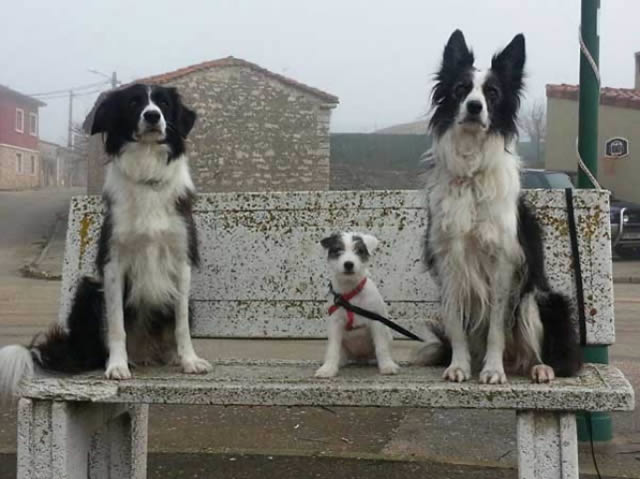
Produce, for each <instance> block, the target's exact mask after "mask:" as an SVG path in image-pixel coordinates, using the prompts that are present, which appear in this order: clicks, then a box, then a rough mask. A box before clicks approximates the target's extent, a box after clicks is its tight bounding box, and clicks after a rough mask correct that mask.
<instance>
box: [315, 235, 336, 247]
mask: <svg viewBox="0 0 640 479" xmlns="http://www.w3.org/2000/svg"><path fill="white" fill-rule="evenodd" d="M339 239H340V235H339V234H338V233H333V234H332V235H331V236H327V237H326V238H323V239H321V240H320V244H321V245H322V247H323V248H324V249H329V248H331V246H333V245H334V244H335V243H336V242H337V241H338V240H339Z"/></svg>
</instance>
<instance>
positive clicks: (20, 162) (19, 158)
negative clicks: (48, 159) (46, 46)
mask: <svg viewBox="0 0 640 479" xmlns="http://www.w3.org/2000/svg"><path fill="white" fill-rule="evenodd" d="M41 106H45V104H44V103H43V102H41V101H40V100H37V99H35V98H32V97H30V96H27V95H23V94H22V93H19V92H17V91H15V90H12V89H10V88H7V87H5V86H2V85H0V189H3V190H20V189H29V188H35V187H37V186H39V184H40V152H39V149H38V119H39V115H38V108H39V107H41Z"/></svg>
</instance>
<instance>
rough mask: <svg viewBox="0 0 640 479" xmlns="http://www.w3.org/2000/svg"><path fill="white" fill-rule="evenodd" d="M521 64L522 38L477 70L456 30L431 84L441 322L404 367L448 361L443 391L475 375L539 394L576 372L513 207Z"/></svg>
mask: <svg viewBox="0 0 640 479" xmlns="http://www.w3.org/2000/svg"><path fill="white" fill-rule="evenodd" d="M524 64H525V41H524V36H523V35H522V34H520V35H516V36H515V37H514V38H513V40H512V41H511V43H509V45H507V47H506V48H505V49H504V50H502V51H501V52H500V53H498V54H496V55H495V56H494V57H493V59H492V61H491V67H490V68H489V69H488V70H479V69H477V68H475V67H474V55H473V53H472V52H471V50H470V49H469V48H468V47H467V45H466V43H465V39H464V36H463V34H462V32H460V31H459V30H457V31H455V32H454V33H453V34H452V35H451V37H450V39H449V42H448V43H447V45H446V47H445V50H444V56H443V59H442V66H441V69H440V71H439V72H438V74H437V75H436V85H435V87H434V88H433V93H432V104H433V108H434V112H433V116H432V118H431V121H430V129H431V132H432V134H433V138H434V144H433V147H432V150H431V155H432V160H433V162H432V168H431V171H430V172H429V175H428V180H427V183H428V184H427V192H428V197H429V210H428V212H429V226H428V231H427V235H426V245H425V261H426V263H427V266H428V267H429V269H430V271H431V273H432V275H433V276H434V278H435V279H436V281H437V282H438V284H439V286H440V288H441V297H442V299H441V303H442V312H441V315H442V322H441V323H440V322H429V323H428V326H429V328H428V331H427V337H426V340H427V343H426V345H424V346H423V347H422V348H421V349H420V350H419V351H418V352H417V356H416V362H418V363H422V364H438V363H445V364H446V362H447V361H450V363H449V367H448V368H447V369H446V370H445V372H444V379H446V380H449V381H457V382H462V381H466V380H468V379H470V378H471V374H472V371H478V370H479V371H480V382H481V383H488V384H501V383H504V382H506V380H507V377H506V374H505V369H506V371H507V372H509V373H513V374H519V375H529V376H530V377H531V378H532V380H533V381H535V382H539V383H541V382H548V381H551V380H552V379H553V378H554V377H555V376H571V375H574V374H575V373H576V372H577V371H578V370H579V368H580V366H581V360H580V353H579V347H578V340H577V332H576V329H575V327H574V325H573V324H572V320H571V316H572V315H571V308H570V303H569V302H568V299H567V298H566V297H564V296H563V295H561V294H558V293H556V292H553V291H551V289H550V287H549V284H548V281H547V278H546V277H545V272H544V263H543V260H544V258H543V249H544V248H543V244H542V235H541V230H540V226H539V225H538V223H537V222H536V219H535V217H534V216H533V214H532V212H531V211H530V209H529V207H528V206H527V204H526V203H525V202H524V201H523V199H522V198H521V197H520V176H519V173H520V171H519V165H520V160H519V157H518V156H517V154H516V152H515V147H516V141H517V136H518V131H517V123H516V119H517V114H518V108H519V106H520V96H521V92H522V88H523V76H524Z"/></svg>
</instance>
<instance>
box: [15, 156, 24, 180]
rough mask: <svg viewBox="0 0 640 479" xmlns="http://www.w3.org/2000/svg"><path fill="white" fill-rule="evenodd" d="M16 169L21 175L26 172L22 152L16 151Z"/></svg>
mask: <svg viewBox="0 0 640 479" xmlns="http://www.w3.org/2000/svg"><path fill="white" fill-rule="evenodd" d="M16 171H17V172H18V174H19V175H21V174H23V173H24V164H23V162H22V153H16Z"/></svg>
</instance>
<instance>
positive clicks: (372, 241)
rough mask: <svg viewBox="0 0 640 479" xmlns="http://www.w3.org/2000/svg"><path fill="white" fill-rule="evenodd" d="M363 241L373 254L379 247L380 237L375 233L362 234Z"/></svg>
mask: <svg viewBox="0 0 640 479" xmlns="http://www.w3.org/2000/svg"><path fill="white" fill-rule="evenodd" d="M360 237H361V238H362V242H363V243H364V245H365V246H366V247H367V251H368V252H369V254H372V253H373V252H374V251H375V250H376V248H377V247H378V238H376V237H375V236H373V235H360Z"/></svg>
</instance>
